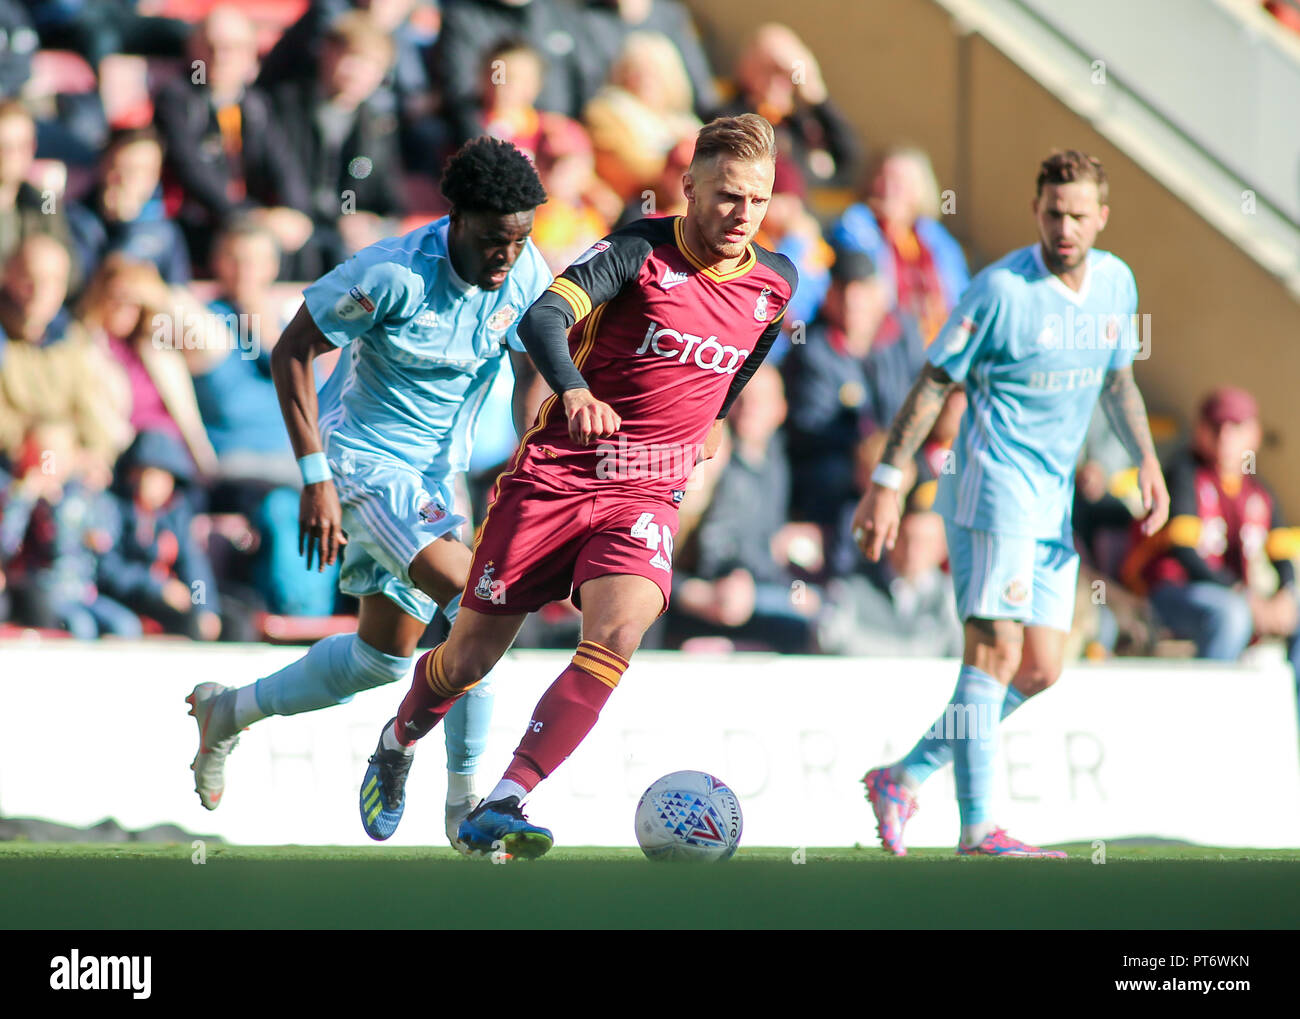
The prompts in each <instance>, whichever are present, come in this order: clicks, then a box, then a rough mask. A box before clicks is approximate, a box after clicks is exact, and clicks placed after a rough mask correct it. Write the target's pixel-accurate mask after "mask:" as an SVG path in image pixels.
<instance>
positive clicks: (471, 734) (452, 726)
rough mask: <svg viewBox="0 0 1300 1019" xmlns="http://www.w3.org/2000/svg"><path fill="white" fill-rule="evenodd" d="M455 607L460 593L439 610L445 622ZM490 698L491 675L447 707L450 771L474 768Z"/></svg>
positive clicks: (483, 742)
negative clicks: (445, 618)
mask: <svg viewBox="0 0 1300 1019" xmlns="http://www.w3.org/2000/svg"><path fill="white" fill-rule="evenodd" d="M459 610H460V595H456V597H455V598H453V599H452V600H451V601H450V602H448V603H447V605H446V607H444V608H443V610H442V612H443V615H445V616H446V617H447V622H449V623H454V622H455V621H456V613H457V612H458V611H459ZM494 700H495V698H494V697H493V692H492V677H491V675H487V676H484V677H483V681H482V682H481V683H479V684H478V686H475V687H473V688H472V689H471V690H470V691H469V693H467V694H466V695H465V696H464V697H462V698H461V699H460V700H458V701H457V702H456V703H455V704H453V705H452V706H451V710H450V711H448V712H447V717H446V718H444V719H443V720H442V726H443V728H444V729H445V730H446V739H447V770H448V771H449V772H451V773H452V774H455V775H473V774H474V773H475V772H476V771H478V762H479V757H480V756H482V754H483V750H484V749H485V748H486V747H487V736H488V727H489V726H491V724H492V704H493V702H494Z"/></svg>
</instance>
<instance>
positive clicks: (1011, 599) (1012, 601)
mask: <svg viewBox="0 0 1300 1019" xmlns="http://www.w3.org/2000/svg"><path fill="white" fill-rule="evenodd" d="M1028 597H1029V588H1027V587H1026V586H1025V582H1024V581H1023V580H1021V579H1020V578H1019V577H1017V578H1016V579H1015V580H1013V581H1011V583H1009V584H1007V586H1006V587H1004V588H1003V589H1002V600H1003V601H1005V602H1006V603H1007V604H1008V605H1023V604H1024V603H1025V599H1027V598H1028Z"/></svg>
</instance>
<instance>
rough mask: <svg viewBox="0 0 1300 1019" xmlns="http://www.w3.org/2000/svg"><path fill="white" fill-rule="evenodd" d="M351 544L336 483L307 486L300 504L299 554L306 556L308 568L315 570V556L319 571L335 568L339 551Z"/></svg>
mask: <svg viewBox="0 0 1300 1019" xmlns="http://www.w3.org/2000/svg"><path fill="white" fill-rule="evenodd" d="M347 543H348V539H347V537H346V536H345V535H344V533H343V510H342V508H341V507H340V506H339V494H338V492H337V491H336V490H335V488H334V482H332V481H320V482H317V483H316V484H314V485H304V486H303V490H302V498H301V499H299V501H298V554H299V555H302V554H303V553H304V552H305V553H306V555H307V569H309V570H310V569H311V563H312V558H313V553H314V557H315V559H316V562H317V568H318V569H320V570H323V569H325V567H326V566H333V565H334V560H335V559H336V558H338V553H339V549H341V548H342V547H343V546H344V545H346V544H347Z"/></svg>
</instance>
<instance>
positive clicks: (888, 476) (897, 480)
mask: <svg viewBox="0 0 1300 1019" xmlns="http://www.w3.org/2000/svg"><path fill="white" fill-rule="evenodd" d="M871 480H872V481H873V482H874V483H875V484H877V485H879V486H880V487H881V488H892V489H893V490H894V491H895V492H897V491H898V490H899V489H900V488H902V487H903V472H902V471H901V470H899V469H898V468H897V467H891V466H890V465H889V464H877V465H876V469H875V470H874V471H872V472H871Z"/></svg>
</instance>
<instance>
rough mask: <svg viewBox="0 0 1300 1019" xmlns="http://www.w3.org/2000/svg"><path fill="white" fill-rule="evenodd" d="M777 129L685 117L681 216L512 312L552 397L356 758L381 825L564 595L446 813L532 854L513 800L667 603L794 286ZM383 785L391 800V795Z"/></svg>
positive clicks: (601, 694) (762, 123) (614, 241)
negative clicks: (768, 237) (529, 667)
mask: <svg viewBox="0 0 1300 1019" xmlns="http://www.w3.org/2000/svg"><path fill="white" fill-rule="evenodd" d="M774 168H775V140H774V135H773V132H772V127H771V125H770V124H769V123H768V122H767V121H766V120H764V119H763V118H762V117H759V116H757V115H756V114H746V115H743V116H740V117H734V118H723V119H719V120H715V121H713V122H712V123H710V124H708V125H706V126H705V127H703V128H702V129H701V130H700V133H699V136H698V138H697V139H696V145H695V154H694V158H693V159H692V162H691V164H690V167H689V168H688V170H687V172H686V174H685V175H684V176H683V180H682V183H683V189H684V191H685V194H686V199H687V212H686V215H685V216H681V217H671V218H664V219H652V220H641V221H640V222H637V223H633V224H631V225H629V226H627V227H625V228H623V229H621V230H618V231H616V232H615V233H613V234H611V235H610V236H608V237H606V238H605V239H604V240H601V241H598V242H597V243H596V244H594V245H593V246H592V247H591V248H590V249H589V250H588V251H586V252H585V253H584V254H582V255H581V256H579V257H578V259H577V260H576V261H575V262H574V263H573V264H572V265H571V266H569V267H568V268H567V269H566V270H565V271H564V272H563V273H561V275H560V276H559V278H558V279H556V280H555V282H554V283H552V284H551V286H550V287H549V288H548V290H547V291H546V293H545V294H543V295H542V297H541V298H540V299H539V300H538V301H537V302H536V303H535V304H533V306H532V307H531V308H530V309H529V310H528V312H527V314H526V315H525V316H524V318H523V321H522V322H521V323H520V325H519V336H520V339H521V340H522V341H523V344H524V347H525V349H526V350H527V351H528V353H529V355H530V356H531V357H532V359H533V363H534V364H535V365H536V366H537V370H538V371H539V372H540V373H541V375H542V377H543V378H544V379H545V380H546V382H547V383H548V384H549V385H550V387H551V389H552V390H554V395H553V396H551V397H550V398H549V399H547V401H546V402H545V403H544V404H543V405H542V407H541V409H540V410H539V411H538V415H537V420H536V422H535V423H534V424H533V427H532V428H531V429H529V431H528V432H527V433H526V434H525V436H524V438H523V440H522V441H521V443H520V445H519V449H518V451H517V452H516V454H515V456H514V459H513V460H512V461H511V462H510V464H509V466H508V467H507V469H506V470H505V471H504V472H503V473H502V475H501V477H500V478H498V479H497V483H496V486H495V489H494V491H493V494H492V499H491V502H490V503H489V506H488V511H487V515H486V517H485V518H484V520H483V523H482V525H481V526H480V529H479V533H478V537H477V540H476V542H475V551H474V562H473V565H472V566H471V568H470V576H469V582H468V583H467V584H466V587H465V592H464V595H463V597H462V601H461V610H460V614H459V615H458V616H457V618H456V622H455V624H454V625H453V626H452V629H451V634H450V635H449V636H448V638H447V640H446V641H445V642H444V643H443V644H441V645H439V646H438V647H437V648H435V649H434V650H433V651H431V652H429V653H428V654H427V655H425V656H424V657H423V658H421V659H420V661H419V662H417V663H416V669H415V678H414V681H413V683H412V686H411V690H410V693H408V694H407V696H406V699H405V700H403V701H402V705H401V708H400V709H399V711H398V714H397V717H396V718H395V719H394V720H393V721H392V722H391V723H390V724H389V725H387V726H386V727H385V729H384V732H383V736H382V746H383V747H384V748H385V749H384V751H383V752H381V753H377V754H376V756H375V758H373V759H372V761H373V762H374V763H372V764H371V768H370V771H369V772H367V776H366V778H365V780H364V781H363V787H364V786H365V785H366V784H368V783H369V781H370V779H371V777H372V776H373V775H377V776H378V777H379V778H380V785H381V787H382V789H383V790H384V801H383V807H384V810H383V812H382V814H381V816H387V818H388V820H387V821H386V822H385V823H386V824H395V823H396V819H395V818H396V816H400V811H401V785H400V781H394V780H393V775H394V774H399V773H400V772H401V771H402V762H403V760H404V759H406V758H407V756H408V755H409V754H410V752H411V750H412V748H413V747H414V744H415V741H416V740H417V739H418V738H419V737H421V736H423V735H424V734H425V733H427V732H429V731H430V730H431V729H433V727H434V726H435V725H437V724H438V722H439V721H440V720H441V719H442V717H443V716H444V715H445V714H446V713H447V711H448V710H449V709H450V708H451V707H452V705H454V704H455V703H456V702H457V700H458V699H459V698H460V697H462V696H463V695H464V693H465V691H466V690H468V689H470V688H471V687H473V686H474V684H475V683H477V682H478V681H479V680H480V679H482V677H483V676H484V675H485V674H486V673H487V671H488V670H489V669H491V668H492V666H493V665H494V664H495V663H496V662H497V660H498V659H499V658H500V657H501V656H502V655H503V654H504V653H505V651H506V649H507V648H509V647H510V643H511V641H512V640H513V639H514V637H515V634H516V633H517V632H518V631H519V627H520V625H521V624H522V623H523V620H524V617H525V615H526V614H527V613H529V612H532V611H534V610H536V609H539V608H541V607H542V606H543V605H546V604H547V603H549V602H552V601H555V600H557V599H563V598H567V597H569V595H570V594H571V593H572V596H573V600H574V603H575V604H576V605H577V606H578V607H579V608H580V609H581V610H582V614H583V618H582V633H583V640H582V642H581V643H580V644H579V645H578V649H577V653H576V654H575V655H574V657H573V662H572V664H570V665H569V666H568V667H567V668H566V669H565V670H564V671H563V672H562V673H561V674H560V676H559V677H558V678H557V679H556V680H555V682H554V683H552V684H551V687H550V689H548V690H547V692H546V693H545V694H544V695H543V696H542V699H541V701H540V702H539V703H538V705H537V707H536V709H535V710H534V711H533V715H532V719H531V721H530V722H529V724H528V728H527V730H526V731H525V733H524V737H523V740H522V741H521V742H520V744H519V747H518V749H517V750H516V751H515V754H514V759H513V761H512V762H511V764H510V766H509V768H507V769H506V772H505V776H504V777H503V778H502V780H501V782H499V783H498V784H497V786H496V788H495V789H493V790H492V791H491V792H490V793H488V795H487V797H486V798H485V800H484V802H483V803H482V804H481V805H480V806H479V807H478V809H476V810H475V811H474V812H473V813H471V814H470V815H469V817H468V818H467V819H466V820H465V821H464V822H462V823H461V826H460V833H459V834H460V839H461V841H462V842H464V843H465V844H466V845H467V846H469V847H470V848H471V849H472V850H475V851H478V852H482V853H486V852H488V851H492V850H498V849H503V850H504V851H505V852H508V853H510V854H513V855H515V856H521V857H535V856H540V855H541V854H542V853H544V852H546V851H547V850H548V849H549V848H550V847H551V844H552V838H551V833H550V832H549V831H548V830H546V829H545V828H541V827H538V826H537V825H534V824H532V823H530V822H529V821H528V820H527V819H526V818H525V817H524V815H523V813H522V811H521V809H520V804H521V803H522V801H523V800H524V798H525V797H526V796H527V795H528V794H529V792H530V791H531V790H532V789H533V788H534V787H535V786H536V785H537V784H538V783H539V782H541V781H542V779H544V778H546V777H547V776H548V775H550V774H551V773H552V772H554V771H555V769H556V768H557V767H559V765H560V764H561V763H562V762H563V761H564V759H565V758H567V757H568V756H569V754H571V753H572V752H573V750H574V749H575V748H576V747H577V746H578V744H579V743H581V742H582V740H583V739H584V737H585V736H586V735H587V733H588V732H589V731H590V730H591V728H592V726H593V725H595V723H596V719H597V716H598V715H599V713H600V709H601V707H602V706H603V705H604V704H605V701H606V700H607V699H608V698H609V696H610V695H611V693H612V692H613V691H614V688H615V687H616V686H618V683H619V680H620V679H621V678H622V676H623V672H624V670H626V669H627V667H628V659H629V658H630V657H631V655H632V653H633V652H634V651H635V650H636V648H637V646H638V644H639V643H640V641H641V637H642V635H643V634H644V633H645V631H646V629H647V628H648V627H649V626H650V625H651V624H652V623H653V622H654V621H655V620H656V619H657V618H658V616H659V615H660V613H662V612H663V611H664V608H665V607H666V606H667V603H668V594H669V590H670V588H671V582H672V554H673V536H674V534H675V533H676V531H677V504H678V502H679V501H680V500H681V497H682V494H683V492H684V490H685V487H686V482H687V479H688V477H689V475H690V473H691V470H692V468H693V467H694V465H695V463H696V462H697V461H698V460H700V459H705V458H707V457H709V456H712V454H713V451H714V450H715V449H716V448H717V444H718V442H719V441H720V438H721V433H722V427H723V419H724V418H725V417H726V415H727V412H728V410H729V409H730V407H731V405H732V402H733V401H734V400H735V398H736V396H737V394H738V393H739V392H740V391H741V389H743V388H744V386H745V383H746V381H747V380H748V379H749V378H750V376H752V375H753V373H754V371H755V370H756V369H757V368H758V365H759V364H760V363H761V362H762V360H763V357H764V356H765V355H766V353H767V351H768V349H769V348H770V347H771V345H772V341H773V340H774V339H775V338H776V336H777V333H778V331H779V330H780V328H781V326H780V323H781V317H782V315H783V314H784V312H785V308H786V305H787V304H788V303H789V301H790V298H791V296H792V295H793V294H794V290H795V286H796V283H797V274H796V272H795V269H794V266H793V265H791V263H790V261H789V260H788V259H786V258H785V257H783V256H781V255H776V254H773V253H772V252H770V251H766V250H764V249H763V248H760V247H758V246H757V245H755V244H754V243H753V237H754V234H755V233H756V232H757V231H758V228H759V226H760V224H761V223H762V221H763V215H764V212H765V211H766V208H767V203H768V200H769V198H770V197H771V193H772V177H773V173H774ZM390 797H391V798H390Z"/></svg>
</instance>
